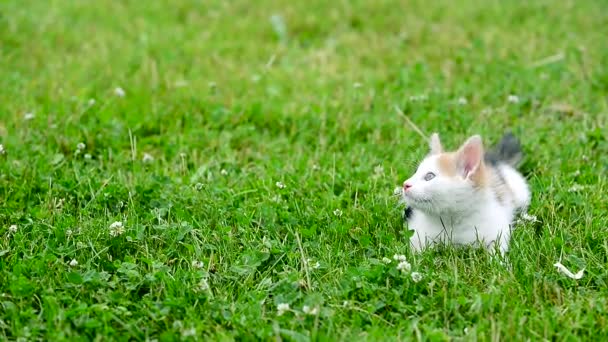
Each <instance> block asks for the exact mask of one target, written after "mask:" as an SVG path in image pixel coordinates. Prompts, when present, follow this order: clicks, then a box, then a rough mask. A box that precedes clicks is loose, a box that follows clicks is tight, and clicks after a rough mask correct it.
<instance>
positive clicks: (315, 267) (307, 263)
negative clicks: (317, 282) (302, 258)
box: [305, 258, 321, 270]
mask: <svg viewBox="0 0 608 342" xmlns="http://www.w3.org/2000/svg"><path fill="white" fill-rule="evenodd" d="M311 263H312V265H311ZM305 264H306V266H308V267H310V268H312V269H315V270H316V269H318V268H319V267H321V264H320V263H319V262H318V261H316V262H314V263H313V260H312V259H310V258H309V259H306V263H305Z"/></svg>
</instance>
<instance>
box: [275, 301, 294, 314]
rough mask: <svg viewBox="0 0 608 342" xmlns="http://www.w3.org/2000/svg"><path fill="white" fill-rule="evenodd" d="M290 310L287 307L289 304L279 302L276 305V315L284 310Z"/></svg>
mask: <svg viewBox="0 0 608 342" xmlns="http://www.w3.org/2000/svg"><path fill="white" fill-rule="evenodd" d="M289 310H291V309H290V307H289V304H287V303H281V304H279V305H277V315H278V316H282V315H283V314H284V313H285V312H287V311H289Z"/></svg>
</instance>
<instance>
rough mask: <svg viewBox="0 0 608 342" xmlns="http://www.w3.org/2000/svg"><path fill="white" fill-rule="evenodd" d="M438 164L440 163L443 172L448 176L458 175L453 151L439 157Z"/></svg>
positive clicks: (440, 169)
mask: <svg viewBox="0 0 608 342" xmlns="http://www.w3.org/2000/svg"><path fill="white" fill-rule="evenodd" d="M437 164H438V165H439V171H440V172H441V174H443V175H446V176H448V177H456V176H457V175H458V169H457V168H456V161H455V160H454V154H453V153H442V154H441V155H440V156H439V158H438V159H437Z"/></svg>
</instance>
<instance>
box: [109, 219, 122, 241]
mask: <svg viewBox="0 0 608 342" xmlns="http://www.w3.org/2000/svg"><path fill="white" fill-rule="evenodd" d="M124 232H125V227H124V226H123V225H122V222H120V221H116V222H114V223H112V224H111V225H110V236H112V237H117V236H119V235H122V234H123V233H124Z"/></svg>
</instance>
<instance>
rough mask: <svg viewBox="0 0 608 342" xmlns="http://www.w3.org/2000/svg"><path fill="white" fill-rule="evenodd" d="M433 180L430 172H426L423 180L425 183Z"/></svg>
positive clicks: (433, 176)
mask: <svg viewBox="0 0 608 342" xmlns="http://www.w3.org/2000/svg"><path fill="white" fill-rule="evenodd" d="M433 178H435V174H434V173H432V172H428V173H427V174H426V175H424V180H425V181H427V182H428V181H430V180H431V179H433Z"/></svg>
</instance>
